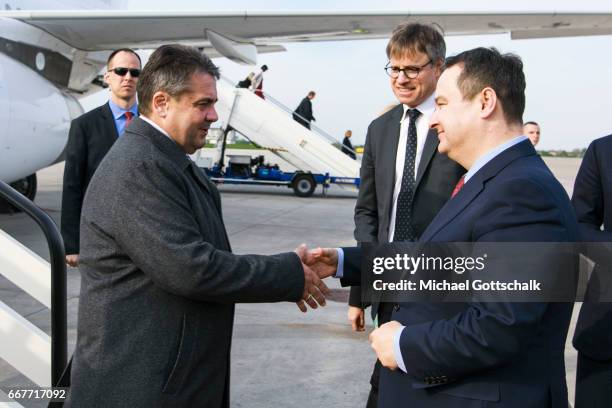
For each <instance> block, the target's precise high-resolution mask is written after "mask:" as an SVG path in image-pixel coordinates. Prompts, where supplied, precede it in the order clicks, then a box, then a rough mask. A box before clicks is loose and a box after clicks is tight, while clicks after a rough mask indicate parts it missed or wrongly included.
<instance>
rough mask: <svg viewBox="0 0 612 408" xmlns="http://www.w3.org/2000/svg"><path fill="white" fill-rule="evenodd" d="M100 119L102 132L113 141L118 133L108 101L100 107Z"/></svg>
mask: <svg viewBox="0 0 612 408" xmlns="http://www.w3.org/2000/svg"><path fill="white" fill-rule="evenodd" d="M102 119H103V122H104V127H103V129H104V134H105V135H107V137H108V139H109V141H110V142H111V143H114V142H115V141H116V140H117V138H119V134H118V133H117V125H115V118H114V117H113V111H111V108H110V105H109V104H108V102H107V103H106V104H105V105H104V107H103V108H102Z"/></svg>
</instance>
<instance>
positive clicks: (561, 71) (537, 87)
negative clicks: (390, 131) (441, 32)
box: [127, 0, 612, 149]
mask: <svg viewBox="0 0 612 408" xmlns="http://www.w3.org/2000/svg"><path fill="white" fill-rule="evenodd" d="M406 3H407V2H406V1H396V0H391V1H387V2H385V3H384V4H383V3H379V2H377V3H374V2H366V1H334V2H330V1H318V0H312V1H308V2H301V1H293V2H288V1H266V2H264V1H241V0H226V1H224V2H212V1H202V0H200V1H183V2H179V1H175V2H172V3H168V2H164V3H162V2H160V1H157V0H128V2H127V6H128V8H129V9H138V10H151V9H155V10H170V9H173V10H186V9H191V10H196V9H197V10H211V11H212V10H226V11H227V10H247V9H248V10H280V11H282V10H305V9H308V10H359V11H367V10H372V9H373V8H372V5H374V4H375V10H405V9H406V7H405V4H406ZM428 3H431V4H427V6H426V7H424V6H423V7H419V6H417V5H416V4H414V5H413V6H412V5H411V8H410V10H411V11H467V10H471V11H551V10H556V11H579V12H586V11H598V10H601V11H608V12H611V11H612V4H610V2H602V1H589V0H586V1H581V2H580V3H576V2H573V3H570V2H567V3H563V2H559V1H555V2H552V1H538V2H537V8H534V6H533V3H536V2H533V1H524V0H514V1H512V2H509V1H506V2H501V1H498V2H485V1H473V2H463V1H462V2H461V8H458V4H459V3H458V2H456V1H453V2H450V1H437V2H428ZM504 4H505V5H506V6H504ZM289 6H290V7H289ZM228 33H229V34H231V28H229V27H228ZM284 45H285V47H286V48H287V52H284V53H275V54H262V55H260V56H259V60H258V65H261V64H267V65H268V67H269V68H270V69H269V71H268V72H266V75H265V80H264V90H265V91H266V92H269V93H271V94H272V95H273V96H274V97H275V98H277V99H279V100H280V101H282V102H283V103H285V104H286V105H288V106H289V107H291V108H295V107H296V106H297V104H298V103H299V101H300V100H301V99H302V98H303V97H304V96H305V95H306V93H307V92H308V91H309V90H315V91H316V92H317V97H316V98H315V100H314V101H313V109H314V115H315V117H316V118H317V125H319V126H320V127H322V128H323V129H325V130H326V131H328V132H329V133H330V134H332V135H333V136H335V137H337V138H338V139H341V138H342V136H343V134H344V130H345V129H352V130H353V142H354V143H355V144H361V143H363V140H364V139H365V132H366V130H367V126H368V124H369V122H370V121H371V120H372V119H373V118H375V117H376V116H377V114H378V113H379V112H380V111H381V110H382V109H383V108H384V107H385V106H386V105H388V104H389V103H392V102H393V101H394V97H393V94H392V92H391V90H390V86H389V80H388V77H387V76H386V74H385V72H384V71H383V67H384V66H385V64H386V62H387V59H386V56H385V46H386V40H366V41H351V42H348V41H345V42H321V43H308V44H306V43H305V44H294V43H291V44H284ZM477 46H495V47H497V48H498V49H500V50H501V51H502V52H514V53H516V54H518V55H520V56H521V57H522V58H523V62H524V64H525V74H526V78H527V107H526V112H525V116H524V119H525V120H526V121H527V120H535V121H537V122H539V123H540V125H541V126H542V138H541V142H540V145H539V146H538V148H541V149H573V148H582V147H586V146H587V145H588V144H589V142H590V141H591V140H593V139H595V138H597V137H600V136H604V135H606V134H610V133H612V98H611V97H610V96H609V95H608V94H609V93H610V92H612V75H610V71H611V66H612V61H611V55H612V54H611V53H610V50H611V49H612V36H605V37H604V36H602V37H582V38H559V39H545V40H510V38H509V35H489V36H452V37H447V50H448V53H447V54H448V55H452V54H456V53H458V52H460V51H463V50H466V49H470V48H474V47H477ZM215 62H216V63H217V64H218V65H219V66H220V67H221V69H222V73H223V74H224V75H225V76H227V77H229V78H231V79H233V80H235V81H238V80H240V79H242V78H243V77H245V76H246V75H247V74H248V73H249V72H250V71H253V70H254V69H255V68H256V67H253V66H244V65H238V64H235V63H233V62H231V61H228V60H225V59H216V60H215Z"/></svg>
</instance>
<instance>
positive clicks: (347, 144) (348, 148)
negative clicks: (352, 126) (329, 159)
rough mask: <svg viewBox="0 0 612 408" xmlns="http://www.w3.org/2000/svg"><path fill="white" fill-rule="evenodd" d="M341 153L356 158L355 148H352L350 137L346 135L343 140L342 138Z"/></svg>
mask: <svg viewBox="0 0 612 408" xmlns="http://www.w3.org/2000/svg"><path fill="white" fill-rule="evenodd" d="M342 153H344V154H346V155H347V156H349V157H350V158H351V159H353V160H355V159H356V156H355V149H353V144H352V143H351V139H349V138H348V137H345V138H344V140H342Z"/></svg>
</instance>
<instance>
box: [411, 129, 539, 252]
mask: <svg viewBox="0 0 612 408" xmlns="http://www.w3.org/2000/svg"><path fill="white" fill-rule="evenodd" d="M534 154H536V151H535V149H534V148H533V146H532V145H531V142H529V140H524V141H522V142H520V143H518V144H516V145H514V146H512V147H510V148H508V149H506V150H504V151H503V152H501V153H500V154H499V155H497V156H495V157H494V158H493V159H492V160H490V161H489V162H488V163H486V164H485V165H484V166H483V167H482V168H481V169H480V170H478V171H477V172H476V173H475V174H474V175H473V176H472V178H470V180H469V181H468V182H467V183H466V184H465V186H464V187H463V188H462V189H461V191H460V192H459V193H458V194H457V195H456V196H455V197H454V198H451V199H450V200H449V201H448V202H447V203H446V204H445V205H444V207H442V209H441V210H440V212H439V213H438V215H437V216H436V217H435V218H434V219H433V221H432V222H431V223H430V224H429V226H428V227H427V229H426V230H425V231H424V232H423V235H422V236H421V239H420V241H422V242H426V241H429V240H430V239H431V238H432V237H433V236H434V235H435V234H436V233H437V232H438V231H440V230H441V229H442V228H443V227H444V226H446V225H447V224H448V223H449V222H451V221H452V220H453V219H454V218H455V217H456V216H457V215H458V214H459V213H460V212H461V211H462V210H463V209H464V208H465V207H467V206H468V205H469V204H470V203H471V202H472V201H473V200H474V199H475V198H476V197H477V196H478V195H479V194H480V192H481V191H482V190H483V189H484V185H485V183H487V181H488V180H490V179H492V178H493V177H495V176H496V175H497V174H498V173H499V172H500V171H501V170H502V169H504V168H505V167H506V166H508V165H509V164H510V163H512V162H513V161H515V160H516V159H518V158H520V157H525V156H531V155H534Z"/></svg>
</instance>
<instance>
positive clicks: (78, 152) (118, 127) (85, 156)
mask: <svg viewBox="0 0 612 408" xmlns="http://www.w3.org/2000/svg"><path fill="white" fill-rule="evenodd" d="M106 68H107V69H106V73H105V74H104V82H105V83H106V84H107V85H108V88H109V89H110V99H109V101H108V102H107V103H105V104H104V105H102V106H100V107H98V108H96V109H93V110H91V111H89V112H87V113H85V114H83V115H81V116H79V117H78V118H76V119H75V120H73V121H72V123H71V125H70V133H69V136H68V144H67V145H66V164H65V167H64V184H63V191H62V218H61V231H62V237H63V238H64V246H65V248H66V263H67V264H68V265H69V266H73V267H76V266H78V264H79V222H80V219H81V207H82V205H83V198H84V197H85V190H86V189H87V186H88V184H89V180H91V177H92V176H93V174H94V172H95V171H96V169H97V168H98V165H99V164H100V162H101V161H102V159H103V158H104V156H105V155H106V153H108V151H109V150H110V148H111V146H112V145H113V144H114V143H115V141H116V140H117V139H118V138H119V137H120V136H121V135H122V134H123V131H124V130H125V128H126V127H127V126H128V125H129V123H130V122H131V121H132V119H133V118H134V117H136V116H138V106H137V104H136V84H137V83H138V77H139V76H140V69H141V61H140V57H139V56H138V54H136V52H134V51H133V50H131V49H129V48H122V49H118V50H115V51H113V52H112V53H111V55H110V56H109V57H108V61H107V64H106Z"/></svg>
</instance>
